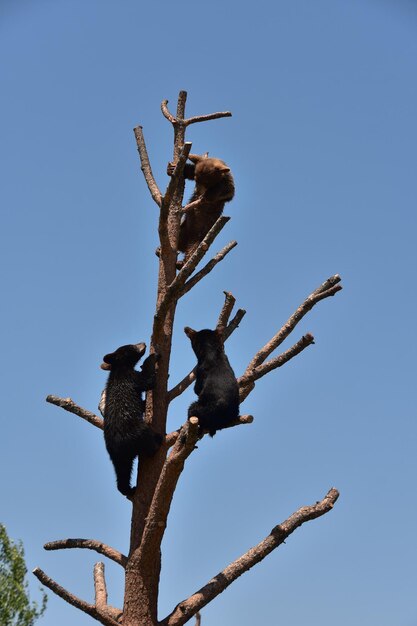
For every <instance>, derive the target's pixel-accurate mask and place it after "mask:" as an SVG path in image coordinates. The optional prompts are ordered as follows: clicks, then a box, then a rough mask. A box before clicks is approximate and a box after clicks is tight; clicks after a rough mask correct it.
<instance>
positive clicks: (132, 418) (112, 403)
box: [100, 343, 162, 498]
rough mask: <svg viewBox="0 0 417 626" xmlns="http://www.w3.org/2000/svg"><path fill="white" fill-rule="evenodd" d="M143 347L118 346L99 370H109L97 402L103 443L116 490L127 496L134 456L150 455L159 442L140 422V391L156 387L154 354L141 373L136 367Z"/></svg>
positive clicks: (136, 345) (149, 357)
mask: <svg viewBox="0 0 417 626" xmlns="http://www.w3.org/2000/svg"><path fill="white" fill-rule="evenodd" d="M145 350H146V344H144V343H138V344H129V345H126V346H121V347H120V348H118V349H117V350H116V351H115V352H112V353H110V354H106V355H105V356H104V357H103V363H102V364H101V368H102V369H104V370H109V377H108V379H107V384H106V388H105V392H104V394H103V395H102V398H101V401H100V410H101V411H102V414H103V417H104V441H105V443H106V448H107V452H108V453H109V456H110V459H111V461H112V463H113V465H114V469H115V472H116V479H117V488H118V490H119V491H120V492H121V493H122V494H123V495H124V496H127V497H129V498H130V497H131V496H132V495H133V494H134V492H135V487H131V486H130V475H131V473H132V466H133V461H134V460H135V457H136V456H138V455H141V454H143V455H145V456H152V455H153V454H155V452H156V451H157V450H158V448H159V447H160V445H161V443H162V436H161V435H159V434H157V433H156V432H155V431H154V430H153V429H152V428H151V427H150V426H149V424H147V423H146V422H145V421H144V420H143V413H144V411H145V401H144V400H143V398H142V392H143V391H147V390H148V389H153V387H154V386H155V365H156V362H157V360H158V355H157V354H151V355H149V356H148V358H147V359H145V361H144V363H143V366H142V371H140V372H138V371H136V370H135V369H134V368H135V365H136V363H137V362H138V361H139V359H140V358H141V357H142V356H143V354H144V353H145Z"/></svg>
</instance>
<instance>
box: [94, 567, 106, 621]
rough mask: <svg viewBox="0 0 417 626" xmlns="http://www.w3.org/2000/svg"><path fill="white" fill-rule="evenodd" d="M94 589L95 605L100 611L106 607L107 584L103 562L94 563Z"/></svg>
mask: <svg viewBox="0 0 417 626" xmlns="http://www.w3.org/2000/svg"><path fill="white" fill-rule="evenodd" d="M94 591H95V597H96V607H97V608H98V609H100V610H101V611H102V610H103V608H105V607H107V586H106V578H105V576H104V563H96V564H95V565H94Z"/></svg>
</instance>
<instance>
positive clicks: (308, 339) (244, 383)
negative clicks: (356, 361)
mask: <svg viewBox="0 0 417 626" xmlns="http://www.w3.org/2000/svg"><path fill="white" fill-rule="evenodd" d="M313 343H314V337H313V335H312V334H311V333H307V334H306V335H304V336H303V337H301V339H300V340H299V341H297V343H295V344H294V345H293V346H291V348H289V349H288V350H286V351H285V352H283V353H282V354H279V355H278V356H276V357H274V358H273V359H270V360H269V361H267V362H266V363H264V364H263V365H259V366H258V367H255V368H254V369H253V370H252V371H251V372H250V373H249V374H246V375H244V376H241V378H238V383H239V397H240V402H243V400H244V399H245V398H247V396H248V395H249V394H250V392H251V391H252V390H253V389H254V387H255V381H256V380H258V379H259V378H262V376H265V374H268V373H269V372H271V371H272V370H274V369H277V368H278V367H281V366H282V365H285V363H287V362H288V361H289V360H290V359H292V358H294V357H295V356H297V354H300V352H302V351H303V350H304V349H305V348H307V347H308V346H310V345H311V344H313Z"/></svg>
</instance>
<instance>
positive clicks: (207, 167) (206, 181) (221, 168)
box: [188, 154, 230, 187]
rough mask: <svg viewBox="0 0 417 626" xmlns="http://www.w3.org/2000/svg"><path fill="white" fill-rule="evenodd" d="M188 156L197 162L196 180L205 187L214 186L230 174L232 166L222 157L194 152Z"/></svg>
mask: <svg viewBox="0 0 417 626" xmlns="http://www.w3.org/2000/svg"><path fill="white" fill-rule="evenodd" d="M188 158H189V159H190V161H192V162H193V163H195V173H194V180H195V181H196V182H197V183H198V184H199V185H203V186H204V187H212V186H213V185H215V184H217V183H219V182H220V181H221V180H222V179H223V178H225V177H226V176H227V175H228V174H230V167H228V166H227V165H226V163H225V162H224V161H222V160H221V159H212V158H209V157H201V156H199V155H194V154H190V155H189V157H188Z"/></svg>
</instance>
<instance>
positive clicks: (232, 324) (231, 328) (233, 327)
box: [223, 309, 246, 341]
mask: <svg viewBox="0 0 417 626" xmlns="http://www.w3.org/2000/svg"><path fill="white" fill-rule="evenodd" d="M245 315H246V311H245V309H238V310H237V311H236V315H235V316H234V318H233V319H232V321H231V322H230V323H229V324H228V325H227V327H226V329H225V331H224V333H223V339H224V341H226V339H229V337H230V335H231V334H232V333H234V332H235V330H236V328H239V324H240V322H241V321H242V319H243V318H244V317H245Z"/></svg>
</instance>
